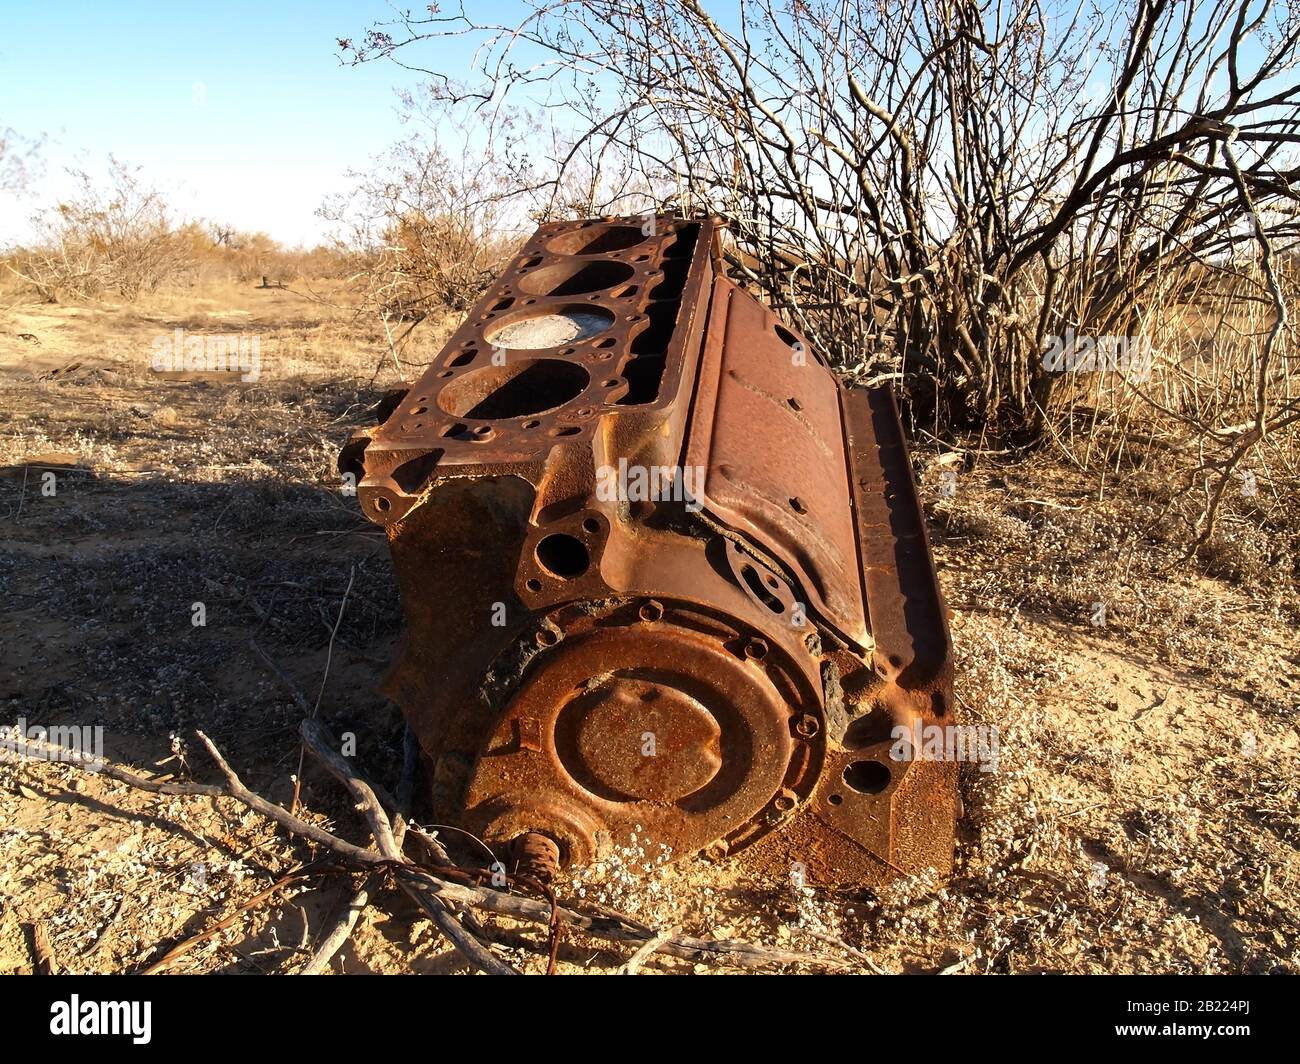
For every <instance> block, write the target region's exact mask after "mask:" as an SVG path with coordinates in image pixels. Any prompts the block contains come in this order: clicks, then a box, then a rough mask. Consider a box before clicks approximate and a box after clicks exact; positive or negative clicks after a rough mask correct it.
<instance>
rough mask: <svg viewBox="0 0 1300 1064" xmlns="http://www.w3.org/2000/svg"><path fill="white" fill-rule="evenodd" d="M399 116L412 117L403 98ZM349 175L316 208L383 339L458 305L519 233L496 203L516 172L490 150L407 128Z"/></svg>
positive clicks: (485, 280)
mask: <svg viewBox="0 0 1300 1064" xmlns="http://www.w3.org/2000/svg"><path fill="white" fill-rule="evenodd" d="M408 117H410V118H412V119H418V118H419V110H418V107H417V105H416V104H415V103H414V102H413V101H410V102H408ZM354 176H355V177H356V178H357V186H356V188H355V189H354V191H353V193H352V194H351V195H350V196H349V197H345V198H343V199H338V200H335V201H333V202H331V203H329V204H327V205H326V206H325V208H324V209H323V211H322V213H323V215H324V216H325V217H326V218H327V219H329V220H331V221H333V222H335V223H336V224H337V225H338V226H339V227H340V230H341V233H340V236H341V240H342V243H343V245H344V246H345V247H347V248H349V249H351V252H352V255H353V265H354V271H353V277H354V279H355V280H356V281H357V282H358V283H359V288H360V293H361V297H362V303H363V306H364V307H365V309H366V310H367V311H369V312H372V313H374V314H375V315H376V316H378V317H379V318H380V319H381V321H382V322H383V323H384V327H385V329H386V330H387V331H388V333H389V336H390V342H393V343H396V344H399V345H400V343H401V342H402V341H403V340H405V339H406V338H407V337H408V336H409V335H410V334H411V332H412V330H413V329H414V328H415V326H417V325H418V324H419V323H420V322H422V321H424V320H425V319H426V318H427V317H428V316H429V315H430V314H431V313H434V312H437V311H441V310H449V311H458V312H464V311H466V310H468V309H469V307H470V306H472V305H473V304H474V302H475V301H476V300H477V299H478V298H479V296H480V295H482V293H483V291H484V289H485V288H486V287H487V285H488V284H489V283H490V282H491V281H492V279H493V278H494V277H495V276H496V275H497V273H498V272H499V271H500V268H501V266H502V264H503V262H504V260H505V258H506V256H508V255H509V254H510V252H511V251H513V250H514V247H515V245H516V244H517V243H518V240H519V238H520V233H519V230H518V225H517V224H515V222H514V221H512V219H511V218H510V216H509V213H508V211H507V210H506V209H505V207H504V206H503V200H504V199H505V198H506V197H505V192H506V191H507V190H508V189H513V188H515V187H517V186H516V184H515V182H516V180H517V179H518V177H519V172H518V171H517V170H511V169H510V168H509V162H508V161H507V160H503V159H499V158H498V157H496V156H495V155H494V154H493V153H492V152H491V151H490V150H484V149H483V148H481V147H474V148H471V147H468V146H466V145H463V144H462V145H460V146H458V147H457V148H454V149H453V148H450V147H444V145H443V144H442V143H440V142H437V141H430V140H426V139H425V138H424V137H422V136H420V135H415V136H413V137H412V138H411V139H410V140H407V141H405V142H403V143H402V144H400V145H398V146H397V147H395V148H393V149H392V150H391V151H390V152H389V153H388V154H387V155H386V156H384V157H383V158H382V159H380V160H378V162H377V164H376V166H375V169H374V171H373V172H372V173H370V174H358V175H354ZM394 328H396V329H397V336H396V338H394Z"/></svg>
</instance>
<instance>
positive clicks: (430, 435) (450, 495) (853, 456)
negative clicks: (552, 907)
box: [340, 217, 957, 884]
mask: <svg viewBox="0 0 1300 1064" xmlns="http://www.w3.org/2000/svg"><path fill="white" fill-rule="evenodd" d="M717 246H718V229H717V225H716V223H715V222H713V221H711V220H708V219H693V220H687V219H680V218H669V217H659V218H656V219H653V220H646V219H641V218H636V219H610V218H606V219H597V220H592V221H586V222H574V223H557V224H550V225H544V226H542V227H541V228H540V229H539V230H538V231H537V232H536V234H535V235H534V236H533V237H532V239H531V240H529V241H528V243H527V244H526V245H525V246H524V247H523V248H522V249H521V250H520V252H519V253H518V255H516V256H515V258H514V260H513V261H512V263H511V265H510V266H509V268H508V269H507V270H506V271H505V272H504V273H503V274H502V276H501V277H500V278H499V279H498V280H497V281H496V283H495V284H493V285H492V287H491V288H490V289H489V291H488V293H487V295H486V296H484V298H483V299H482V301H481V302H480V303H479V305H478V306H477V307H476V308H475V309H474V311H473V313H471V314H470V316H469V318H468V319H467V320H466V321H465V323H464V324H463V325H462V326H461V328H460V329H459V330H458V331H457V332H456V334H455V335H454V336H453V337H452V338H451V340H450V341H449V342H448V344H447V346H446V348H445V349H444V350H443V352H442V354H441V355H440V356H439V357H438V359H437V360H436V362H435V363H434V364H433V366H432V368H430V370H429V371H428V372H427V373H426V374H425V375H424V376H423V377H422V378H421V379H420V380H419V381H418V382H416V383H415V385H414V386H412V387H411V388H410V389H409V390H408V391H406V392H405V393H404V394H402V395H401V396H400V397H395V399H394V401H393V402H392V403H390V404H387V407H386V409H385V411H384V413H385V415H386V416H385V417H384V419H383V422H382V424H380V425H379V426H378V427H376V428H374V429H372V430H369V431H366V432H364V433H360V434H358V435H357V436H356V437H354V438H353V439H352V440H351V441H350V442H349V443H348V445H347V447H346V448H345V449H344V452H343V454H342V456H341V459H340V466H341V468H342V469H343V470H344V471H345V472H348V473H352V474H353V475H354V476H355V477H356V480H357V494H358V497H359V500H360V504H361V506H362V508H363V510H364V512H365V513H366V515H367V516H368V517H369V518H371V519H372V520H373V521H375V522H377V523H379V524H381V525H383V526H384V527H385V528H386V530H387V533H388V538H389V543H390V545H391V548H392V556H393V562H394V565H395V567H396V571H397V577H398V581H399V585H400V589H401V595H402V601H403V608H404V611H405V618H406V632H405V636H404V643H403V647H402V650H401V653H400V657H399V660H398V661H397V663H396V665H395V667H394V669H393V672H392V675H391V676H390V678H389V680H388V682H387V685H386V691H387V692H388V693H389V694H390V695H391V696H392V697H393V698H394V699H395V700H396V701H397V702H398V703H399V704H400V705H401V707H402V709H403V711H404V712H405V714H406V717H407V719H408V720H409V722H410V725H411V727H412V729H413V730H414V732H415V734H416V735H417V737H418V738H419V741H420V744H421V746H422V747H423V750H424V753H425V756H426V761H427V764H428V766H429V768H430V779H431V789H432V798H433V802H434V805H435V808H436V812H437V814H438V815H439V816H440V817H444V818H447V819H448V820H449V821H451V822H454V823H456V824H458V825H460V826H461V827H463V828H465V829H466V830H469V831H472V832H474V833H476V834H479V835H481V836H482V837H483V838H485V839H486V840H488V842H489V843H492V844H507V843H511V842H517V841H518V840H522V841H523V849H524V850H525V851H530V852H532V853H534V854H541V855H542V858H541V859H543V860H544V862H546V863H549V864H551V865H555V864H557V863H558V864H566V865H569V864H585V863H587V862H589V861H591V860H593V859H595V858H597V857H599V856H600V855H601V854H603V853H605V852H607V851H608V849H609V848H610V847H611V846H613V845H615V844H621V843H624V842H626V841H627V840H628V839H629V837H630V836H631V834H632V833H633V832H636V833H637V834H638V835H639V836H640V837H641V838H642V839H643V840H644V839H648V840H650V841H651V842H652V843H661V844H664V845H666V846H669V847H671V849H672V851H673V853H674V854H675V855H677V856H683V855H687V854H691V853H696V852H700V851H704V852H706V853H708V854H711V855H720V854H726V853H731V852H735V851H737V850H739V849H741V848H742V847H751V848H752V852H753V854H754V855H755V857H756V859H757V860H758V861H759V862H761V863H765V864H769V865H771V866H773V867H777V866H779V867H782V868H785V867H788V865H790V864H792V863H796V862H797V863H798V864H799V865H801V866H802V867H803V868H805V869H806V870H807V875H808V876H809V878H810V879H811V880H814V881H818V882H823V883H862V884H872V883H879V882H882V881H884V880H887V879H889V878H891V877H893V876H895V875H898V874H902V873H913V872H918V871H921V870H922V869H925V868H934V869H936V870H938V871H939V872H940V873H941V874H943V873H947V872H948V871H949V869H950V866H951V861H952V852H953V833H954V825H955V819H956V809H957V796H956V766H955V765H953V764H951V763H946V762H940V761H925V760H915V761H911V760H894V759H892V758H891V757H890V748H891V746H892V745H893V740H892V738H891V734H892V730H893V729H894V728H896V727H897V726H900V725H901V726H906V727H908V728H912V727H914V726H915V725H916V724H918V723H920V724H922V725H936V724H937V725H944V724H949V723H951V722H952V721H951V715H952V669H951V655H950V648H949V640H948V630H947V624H946V619H945V611H944V608H943V605H942V601H941V598H940V594H939V589H938V586H937V583H936V580H935V574H934V567H933V564H932V562H931V559H930V551H929V546H928V543H927V541H926V535H925V528H924V523H923V518H922V514H921V510H920V507H919V505H918V501H917V496H916V489H915V484H914V482H913V479H912V473H911V466H910V464H909V461H908V457H907V451H906V446H905V443H904V439H903V433H902V429H901V426H900V424H899V419H898V414H897V411H896V408H895V405H894V401H893V397H892V395H891V394H890V392H889V391H888V390H885V389H872V390H851V389H848V388H846V387H845V386H843V385H842V384H841V383H840V382H839V381H838V379H837V378H836V377H835V375H834V374H833V373H832V372H831V370H830V369H829V367H828V366H827V365H826V364H825V361H824V359H823V358H822V357H821V355H820V354H819V353H818V352H816V351H815V350H814V349H813V347H812V345H811V344H809V343H808V342H807V341H806V340H805V339H804V338H803V337H801V336H799V335H798V334H797V333H795V332H794V331H792V330H791V329H789V328H787V327H786V326H785V325H783V324H782V323H781V322H780V320H779V319H778V318H777V317H776V316H775V315H774V314H773V313H772V312H771V311H770V310H768V309H767V308H766V307H764V306H763V305H762V304H761V303H759V302H758V301H757V300H755V299H754V298H753V297H751V296H750V295H748V294H747V293H746V292H744V291H743V290H742V289H740V288H739V287H737V286H736V285H735V284H733V283H732V282H731V281H729V280H728V279H727V278H726V277H725V276H723V275H722V273H721V270H720V268H719V261H720V260H719V256H718V252H717Z"/></svg>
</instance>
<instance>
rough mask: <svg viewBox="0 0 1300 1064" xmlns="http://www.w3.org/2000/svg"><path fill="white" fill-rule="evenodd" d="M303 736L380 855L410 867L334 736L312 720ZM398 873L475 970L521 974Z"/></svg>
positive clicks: (418, 885)
mask: <svg viewBox="0 0 1300 1064" xmlns="http://www.w3.org/2000/svg"><path fill="white" fill-rule="evenodd" d="M300 732H301V734H302V739H303V744H304V746H305V747H306V749H308V750H310V751H311V753H312V754H313V755H315V757H316V759H317V760H318V761H320V763H321V764H322V765H323V766H324V767H325V769H326V771H328V772H329V774H330V775H331V776H333V777H334V778H335V779H336V780H338V781H339V782H340V783H341V784H343V786H344V787H346V788H347V789H348V793H350V794H351V795H352V797H353V798H354V799H355V800H356V803H357V809H358V811H359V812H360V813H361V814H362V815H363V816H364V817H365V819H366V822H367V823H368V824H369V825H370V833H371V834H372V835H373V836H374V837H375V845H376V846H378V847H379V852H380V853H381V854H383V856H384V857H385V858H387V859H388V860H389V861H391V862H394V864H395V865H397V866H404V865H406V859H405V858H403V857H402V851H401V848H400V847H399V846H398V844H397V840H396V839H395V838H394V837H393V829H392V825H391V824H390V823H389V820H388V817H387V816H386V815H385V813H384V807H383V806H382V805H380V804H379V799H378V798H376V797H375V792H374V791H372V790H371V789H370V786H369V785H368V784H367V783H366V782H365V781H364V780H362V779H360V778H358V777H357V775H356V773H355V772H353V771H352V767H351V766H350V765H349V764H348V763H347V760H346V759H345V758H344V757H343V755H342V754H340V753H338V751H337V750H335V749H334V739H333V736H331V735H330V733H329V731H328V730H327V729H326V728H325V726H324V725H323V724H321V722H320V721H318V720H313V719H310V718H309V719H307V720H304V721H303V722H302V726H301V728H300ZM395 872H396V878H397V883H398V885H399V886H400V887H401V888H402V889H403V890H404V891H406V893H407V894H408V895H409V896H410V898H411V900H412V901H414V902H415V904H416V905H418V906H419V907H420V908H421V909H423V910H424V912H425V914H426V915H427V916H428V917H429V919H431V920H432V921H433V922H434V923H435V924H436V925H437V927H438V929H439V930H440V931H441V932H442V933H443V934H444V935H446V936H447V938H448V940H449V941H450V942H451V943H452V945H454V946H455V947H456V949H457V950H458V951H459V952H460V953H461V955H462V956H464V958H465V959H466V960H467V961H469V962H470V963H471V964H472V965H474V967H476V968H478V969H479V970H480V971H483V972H487V973H488V974H489V975H518V974H519V972H517V971H516V970H515V969H514V968H512V967H511V966H510V965H509V964H506V963H505V961H502V960H500V959H499V958H498V957H496V956H495V955H494V954H493V953H492V952H491V951H490V950H488V948H487V947H486V946H484V945H483V943H481V942H480V941H479V940H478V939H476V938H475V937H474V936H473V935H471V934H470V933H469V932H468V931H466V930H465V928H464V926H463V925H462V924H461V922H460V921H459V920H457V919H456V917H455V916H453V915H452V913H451V910H450V909H448V907H447V905H446V903H445V902H443V900H442V899H441V898H439V897H438V896H437V895H436V894H431V893H430V892H429V891H428V890H426V889H423V887H424V884H423V883H421V882H420V881H419V880H413V879H412V877H410V876H409V875H406V874H404V873H403V869H402V868H401V867H397V868H395Z"/></svg>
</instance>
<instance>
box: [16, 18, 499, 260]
mask: <svg viewBox="0 0 1300 1064" xmlns="http://www.w3.org/2000/svg"><path fill="white" fill-rule="evenodd" d="M493 6H502V7H505V6H512V5H507V4H505V3H502V4H500V5H497V4H496V3H491V4H483V5H481V6H480V7H479V9H478V13H479V14H485V13H486V11H487V9H490V8H491V7H493ZM391 14H392V9H391V8H389V7H388V6H387V5H386V4H385V3H384V2H383V0H351V2H347V3H345V2H341V0H313V2H311V3H304V2H300V0H279V2H275V3H270V2H262V3H255V2H250V0H233V2H219V3H207V4H198V3H193V2H191V0H182V2H180V3H176V2H172V3H157V2H144V0H125V2H110V3H104V2H102V0H101V2H99V3H86V2H80V0H78V2H74V3H60V2H58V0H54V2H48V0H47V2H44V3H31V2H26V0H3V3H2V4H0V129H3V128H5V127H11V128H13V129H14V130H15V131H17V132H18V133H20V134H22V135H24V136H27V137H32V136H36V135H40V134H44V135H46V136H47V137H48V142H47V144H46V148H45V151H44V156H45V163H46V165H45V174H44V178H43V179H42V181H41V182H40V183H39V184H38V186H37V188H36V190H35V192H36V195H35V196H34V197H29V198H27V199H25V200H23V201H21V202H20V203H17V204H15V203H14V202H13V201H12V200H9V201H4V200H0V245H3V244H4V243H7V242H9V241H10V240H14V239H18V238H20V236H21V234H22V233H23V231H24V230H25V229H26V220H27V218H28V217H29V216H30V215H31V213H32V212H33V210H34V209H35V208H36V207H38V206H40V205H42V204H46V203H49V202H52V200H53V199H54V198H55V197H57V195H58V193H59V191H60V189H61V188H63V187H66V186H65V184H64V182H63V180H62V170H63V168H64V167H66V166H69V165H82V166H84V167H85V168H86V169H89V170H92V171H94V170H95V169H97V168H102V166H103V165H104V162H105V160H106V156H107V155H108V153H109V152H113V153H114V154H116V155H117V156H118V157H119V158H121V159H124V160H126V161H128V162H131V163H134V164H137V165H140V166H142V167H143V168H144V171H145V174H146V175H147V176H148V177H149V178H150V179H151V181H152V182H153V183H154V184H157V185H158V186H160V187H162V188H163V189H164V190H166V191H167V192H168V193H169V194H170V196H171V199H172V200H173V202H174V203H175V204H176V205H177V207H178V208H179V209H180V210H181V211H182V212H183V213H185V214H186V215H188V216H192V217H193V216H202V217H208V218H214V219H220V220H223V221H228V222H230V223H232V224H234V225H236V226H238V227H239V228H242V229H252V230H258V229H260V230H264V231H266V232H268V233H270V234H271V235H272V236H274V237H276V238H277V239H280V240H282V241H285V242H287V243H297V242H308V243H310V242H313V241H314V240H316V239H317V238H319V237H320V236H321V235H323V233H324V232H325V230H326V228H327V227H326V223H324V222H322V221H321V220H320V219H318V218H316V217H315V216H314V213H313V212H314V211H315V210H316V208H317V207H318V206H319V205H320V203H321V201H322V200H323V199H324V198H325V197H326V196H327V195H330V194H333V193H336V192H340V191H343V190H345V189H346V188H347V187H348V182H347V180H346V178H345V176H344V175H345V173H346V171H347V170H348V169H349V168H362V167H364V166H365V165H366V163H367V162H368V160H369V159H370V158H371V157H372V156H374V155H376V154H378V153H379V152H381V151H383V150H384V149H385V148H387V147H388V146H389V145H390V144H391V143H393V142H394V141H396V140H397V139H399V138H400V137H401V136H402V134H403V126H402V125H401V123H400V122H399V121H398V118H397V112H396V103H397V100H396V95H395V90H396V88H397V87H398V86H400V85H402V84H406V85H408V86H409V85H413V84H415V83H416V81H417V78H416V76H415V75H412V74H409V73H407V72H405V71H403V70H401V69H400V68H398V67H397V66H396V65H394V64H392V63H389V62H386V61H376V62H374V63H369V64H365V65H362V66H359V67H348V66H343V65H341V64H340V62H339V60H338V55H337V53H338V48H337V44H336V38H338V37H359V36H361V34H362V31H363V30H364V29H365V28H366V26H367V25H369V24H370V23H371V22H373V21H375V20H376V19H387V18H389V17H391ZM419 47H420V48H421V49H422V51H420V52H419V53H418V58H419V59H420V60H422V61H424V62H426V63H433V62H435V61H451V62H454V61H455V60H456V57H455V56H452V57H450V60H448V55H447V53H446V51H445V49H446V47H447V46H445V45H440V46H435V45H429V44H426V45H421V46H419ZM440 52H441V55H440V54H439V53H440ZM416 57H417V53H412V58H416ZM465 58H466V59H467V58H468V56H466V57H465Z"/></svg>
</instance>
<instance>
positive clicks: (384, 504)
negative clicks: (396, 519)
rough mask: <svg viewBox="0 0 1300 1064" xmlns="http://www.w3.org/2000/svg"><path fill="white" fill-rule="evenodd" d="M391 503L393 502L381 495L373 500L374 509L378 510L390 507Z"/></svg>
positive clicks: (381, 510)
mask: <svg viewBox="0 0 1300 1064" xmlns="http://www.w3.org/2000/svg"><path fill="white" fill-rule="evenodd" d="M392 505H393V504H392V503H391V502H389V501H388V500H387V499H385V498H384V497H383V496H382V495H381V496H379V498H377V499H376V500H375V509H376V510H379V511H380V512H383V511H385V510H388V509H389V508H390V507H392Z"/></svg>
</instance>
